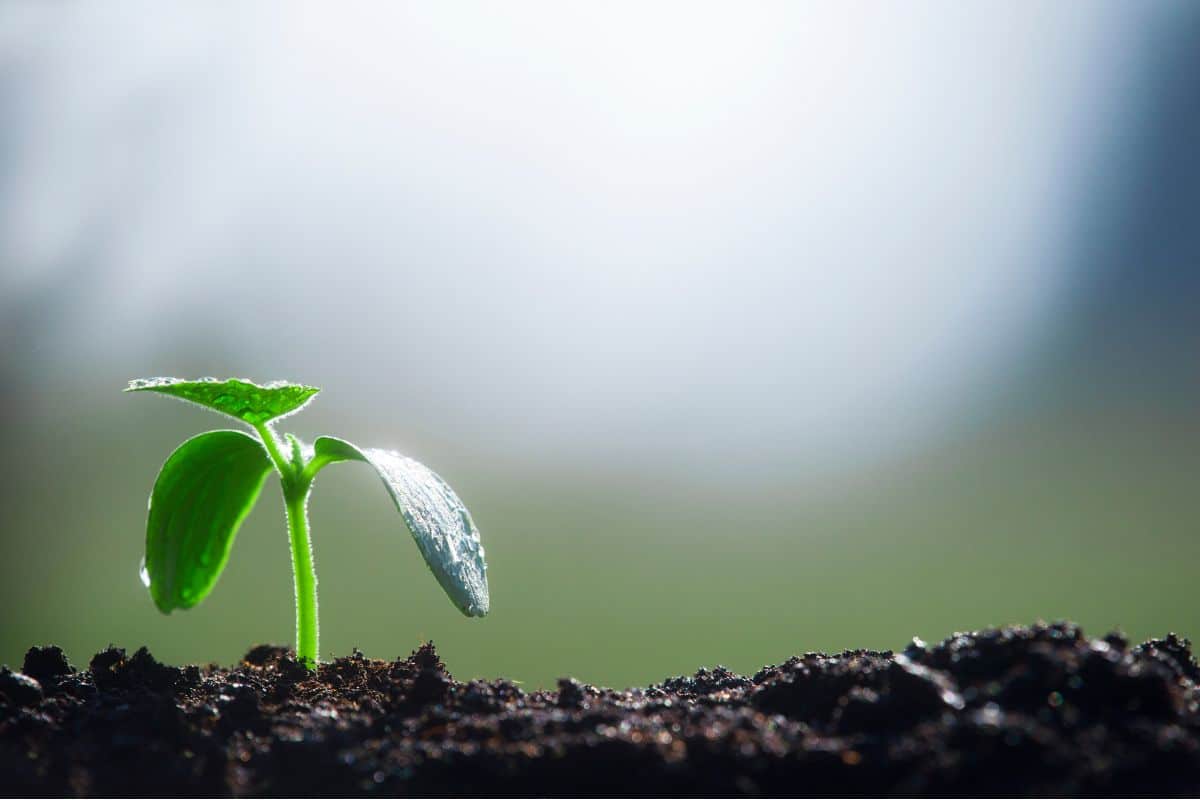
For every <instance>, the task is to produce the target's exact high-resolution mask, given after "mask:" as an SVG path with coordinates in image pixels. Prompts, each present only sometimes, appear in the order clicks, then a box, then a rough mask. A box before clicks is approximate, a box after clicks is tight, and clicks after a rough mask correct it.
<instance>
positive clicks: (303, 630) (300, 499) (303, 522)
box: [284, 484, 319, 669]
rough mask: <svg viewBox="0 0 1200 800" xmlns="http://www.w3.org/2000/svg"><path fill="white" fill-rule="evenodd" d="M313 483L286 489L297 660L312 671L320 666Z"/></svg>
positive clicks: (285, 498) (285, 499) (285, 500)
mask: <svg viewBox="0 0 1200 800" xmlns="http://www.w3.org/2000/svg"><path fill="white" fill-rule="evenodd" d="M309 486H311V484H308V485H304V486H292V487H290V488H289V487H287V486H286V485H285V488H284V504H285V505H286V506H287V519H288V538H289V539H290V540H291V545H292V577H293V579H294V581H295V584H296V657H297V658H298V659H300V661H301V662H303V663H304V665H305V666H307V667H308V668H309V669H316V667H317V637H318V635H319V632H318V628H317V575H316V572H315V571H314V570H313V559H312V540H311V539H310V538H309V535H308V489H309Z"/></svg>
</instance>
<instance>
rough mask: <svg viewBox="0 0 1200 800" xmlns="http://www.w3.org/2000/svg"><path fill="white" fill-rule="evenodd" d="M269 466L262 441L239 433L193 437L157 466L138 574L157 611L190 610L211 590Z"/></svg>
mask: <svg viewBox="0 0 1200 800" xmlns="http://www.w3.org/2000/svg"><path fill="white" fill-rule="evenodd" d="M272 469H273V467H272V465H271V459H270V458H269V457H268V456H267V453H266V451H265V450H264V449H263V446H262V444H261V443H260V442H259V441H258V440H257V439H255V438H253V437H251V436H248V435H247V434H245V433H242V432H241V431H210V432H208V433H202V434H200V435H199V436H194V437H192V438H191V439H188V440H187V441H186V442H184V443H183V444H181V445H180V446H179V448H178V449H177V450H175V452H174V453H172V454H171V456H170V458H168V459H167V461H166V463H165V464H163V467H162V470H160V471H159V473H158V479H157V480H156V481H155V482H154V490H153V491H152V493H151V495H150V509H149V514H148V515H147V520H146V558H145V562H144V564H143V572H142V580H143V581H147V584H146V585H147V586H148V587H149V589H150V596H151V597H153V598H154V604H155V605H156V606H158V608H159V610H160V611H162V612H163V613H169V612H170V611H171V610H172V609H175V608H191V607H192V606H194V605H196V604H197V603H199V602H200V601H201V600H203V599H204V598H205V597H206V596H207V595H208V593H209V592H210V591H212V588H213V586H214V585H215V584H216V582H217V578H219V577H220V576H221V570H223V569H224V568H225V562H226V561H228V560H229V550H230V548H231V547H232V546H233V538H234V536H235V535H236V534H237V530H238V527H239V526H240V525H241V524H242V520H243V519H245V518H246V515H247V514H249V513H250V509H251V508H253V507H254V502H255V501H256V500H257V499H258V495H259V493H260V492H261V491H262V486H263V481H264V480H266V477H267V475H268V474H270V472H271V471H272Z"/></svg>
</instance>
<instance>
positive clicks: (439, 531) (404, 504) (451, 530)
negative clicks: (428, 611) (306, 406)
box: [313, 436, 490, 617]
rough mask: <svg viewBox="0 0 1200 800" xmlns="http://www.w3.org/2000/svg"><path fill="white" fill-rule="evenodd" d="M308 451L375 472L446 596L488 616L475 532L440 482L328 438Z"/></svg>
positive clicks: (384, 455)
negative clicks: (361, 463)
mask: <svg viewBox="0 0 1200 800" xmlns="http://www.w3.org/2000/svg"><path fill="white" fill-rule="evenodd" d="M313 450H314V452H315V453H316V456H317V457H318V458H326V459H328V460H329V461H331V462H333V461H350V460H353V461H365V462H366V463H368V464H370V465H371V466H372V467H374V468H375V471H376V472H377V473H379V477H380V478H382V479H383V485H384V486H386V487H387V490H388V493H389V494H391V496H392V500H393V501H395V503H396V508H397V509H399V511H400V515H401V516H402V517H403V518H404V522H405V523H406V524H407V525H408V529H409V531H410V532H411V533H412V537H413V539H414V540H415V541H416V543H417V549H418V550H420V551H421V555H422V556H424V558H425V563H426V564H428V565H429V569H430V570H431V571H432V572H433V575H434V577H435V578H437V581H438V583H440V584H441V586H442V588H443V589H444V590H445V591H446V594H447V595H449V597H450V599H451V600H452V601H454V604H455V605H456V606H458V609H459V610H460V611H462V612H463V613H464V614H466V615H467V616H470V617H482V616H483V615H484V614H486V613H488V608H489V606H490V601H489V598H488V584H487V563H486V562H485V561H484V551H483V545H482V544H480V541H479V529H478V528H476V527H475V523H474V522H473V521H472V520H471V514H470V513H469V512H468V511H467V509H466V507H465V506H464V505H463V503H462V501H461V500H459V499H458V495H456V494H455V493H454V490H453V489H451V488H450V487H449V486H448V485H447V484H446V482H445V481H443V480H442V479H441V478H439V477H438V476H437V475H436V474H434V473H433V471H431V470H430V469H429V468H428V467H426V466H425V465H423V464H421V463H420V462H417V461H414V460H413V459H411V458H407V457H405V456H402V455H400V454H399V453H397V452H395V451H394V450H376V449H371V448H359V447H357V446H355V445H353V444H350V443H349V442H347V441H344V440H342V439H337V438H334V437H332V436H322V437H320V438H318V439H317V440H316V442H314V443H313Z"/></svg>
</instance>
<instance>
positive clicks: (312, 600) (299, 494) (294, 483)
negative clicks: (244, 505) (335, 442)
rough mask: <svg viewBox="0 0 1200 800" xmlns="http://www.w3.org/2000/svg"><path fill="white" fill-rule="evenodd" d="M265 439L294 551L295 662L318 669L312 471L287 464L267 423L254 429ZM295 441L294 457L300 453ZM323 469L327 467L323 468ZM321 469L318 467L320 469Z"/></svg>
mask: <svg viewBox="0 0 1200 800" xmlns="http://www.w3.org/2000/svg"><path fill="white" fill-rule="evenodd" d="M254 429H255V430H256V431H258V435H259V436H260V437H261V438H262V441H263V445H264V446H265V447H266V448H267V453H268V454H269V455H270V456H271V461H273V462H274V463H275V469H277V470H278V471H279V482H280V484H281V485H282V486H283V504H284V508H285V509H286V510H287V521H288V540H289V542H290V543H291V547H292V580H293V583H294V584H295V587H296V658H298V659H299V660H300V661H301V663H303V664H304V665H305V666H306V667H308V668H309V669H316V668H317V654H318V652H319V649H318V642H317V637H318V627H317V573H316V570H314V569H313V555H312V539H311V538H310V537H309V535H308V492H309V490H310V489H311V488H312V479H313V475H315V474H316V471H315V470H313V472H312V474H309V472H308V471H307V470H304V469H303V468H302V465H301V464H300V463H299V460H300V459H299V456H298V455H296V461H295V462H294V463H293V462H292V461H288V460H287V459H285V458H284V457H283V453H281V452H280V450H279V442H278V441H276V439H275V432H274V431H273V430H271V427H270V426H269V425H267V424H265V423H259V424H257V425H255V426H254ZM292 441H293V447H292V450H293V454H298V453H299V449H298V447H297V446H296V445H295V440H292ZM321 466H324V465H321ZM319 468H320V467H318V469H319Z"/></svg>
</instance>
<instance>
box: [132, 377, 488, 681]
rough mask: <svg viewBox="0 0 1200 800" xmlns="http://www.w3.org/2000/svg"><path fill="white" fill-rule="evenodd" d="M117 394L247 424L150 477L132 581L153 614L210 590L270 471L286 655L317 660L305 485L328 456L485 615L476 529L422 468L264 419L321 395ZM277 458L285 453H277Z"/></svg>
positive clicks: (206, 384) (448, 586)
mask: <svg viewBox="0 0 1200 800" xmlns="http://www.w3.org/2000/svg"><path fill="white" fill-rule="evenodd" d="M125 391H127V392H158V393H159V394H165V395H170V396H171V397H177V398H180V399H182V400H188V401H190V402H192V403H195V404H196V405H200V406H204V407H205V408H208V409H212V410H213V411H217V412H219V413H221V414H227V415H229V416H231V417H233V418H235V419H238V420H241V421H242V422H244V423H246V424H247V425H249V426H250V427H251V428H252V429H253V430H254V433H255V434H256V436H251V435H249V434H247V433H245V432H243V431H240V430H221V431H209V432H208V433H202V434H200V435H199V436H194V437H192V438H191V439H188V440H187V441H186V442H184V443H183V444H181V445H180V446H179V447H178V448H177V449H176V450H175V452H174V453H172V454H171V456H170V458H168V459H167V461H166V463H165V464H163V466H162V470H160V471H159V473H158V479H157V480H156V481H155V482H154V489H153V490H152V491H151V493H150V505H149V513H148V514H147V520H146V556H145V558H144V559H143V561H142V582H143V583H145V584H146V587H147V588H148V589H149V590H150V596H151V597H152V598H153V599H154V604H155V605H156V606H158V608H159V610H160V611H162V612H163V613H164V614H169V613H170V612H171V611H172V610H173V609H176V608H191V607H192V606H194V605H196V604H197V603H199V602H200V601H201V600H203V599H204V598H205V597H207V596H208V593H209V592H211V591H212V589H213V586H215V585H216V582H217V578H219V577H220V576H221V570H223V569H224V568H225V563H226V562H227V561H228V560H229V551H230V549H231V548H232V547H233V539H234V537H235V536H236V535H237V531H238V528H239V527H240V526H241V524H242V520H244V519H245V518H246V515H247V514H249V513H250V509H251V508H253V507H254V503H255V501H256V500H257V499H258V495H259V493H260V492H261V491H262V487H263V483H264V482H265V481H266V479H267V476H268V475H269V474H270V473H271V470H272V469H274V470H275V472H276V473H278V475H279V481H280V484H281V485H282V487H283V501H284V508H285V510H286V512H287V526H288V535H289V538H290V540H291V546H292V575H293V578H294V580H295V585H296V654H297V657H298V658H299V659H300V660H301V661H302V662H304V663H305V664H306V665H307V666H308V667H309V668H310V669H312V668H315V667H316V664H317V653H318V649H317V635H318V626H317V575H316V572H315V571H314V570H313V557H312V540H311V538H310V536H309V529H308V495H309V492H310V491H311V490H312V485H313V479H314V478H315V477H316V476H317V473H318V472H320V471H321V470H322V469H324V468H325V467H327V466H329V465H330V464H334V463H336V462H338V461H363V462H365V463H367V464H370V465H371V466H372V467H374V468H375V471H376V472H377V473H378V474H379V477H380V478H382V479H383V485H384V486H385V487H387V490H388V493H389V494H391V496H392V500H393V501H394V502H395V503H396V508H397V509H398V510H399V511H400V516H401V517H403V519H404V522H405V524H406V525H407V526H408V530H409V532H410V533H412V537H413V539H414V540H415V541H416V543H417V549H418V550H420V551H421V555H422V556H424V557H425V563H426V564H428V565H429V569H430V570H431V571H432V572H433V575H434V577H436V578H437V581H438V583H440V584H441V585H442V588H443V589H444V590H445V591H446V594H447V595H449V597H450V599H451V600H452V601H453V602H454V604H455V605H456V606H458V608H459V610H460V611H462V612H463V613H464V614H466V615H467V616H470V617H482V616H483V615H484V614H486V613H487V612H488V606H489V602H488V585H487V564H486V563H485V562H484V558H483V557H484V553H483V546H482V545H481V544H480V543H479V530H478V529H477V528H476V527H475V523H474V522H472V521H471V515H470V513H468V511H467V509H466V507H464V506H463V504H462V501H461V500H459V499H458V495H456V494H455V493H454V491H453V490H452V489H451V488H450V487H449V486H447V485H446V482H445V481H443V480H442V479H441V478H439V477H438V476H437V475H435V474H434V473H433V472H432V471H430V470H429V468H427V467H425V466H424V465H422V464H419V463H418V462H416V461H413V460H412V459H411V458H406V457H404V456H402V455H400V454H399V453H397V452H395V451H393V450H376V449H367V448H359V447H357V446H355V445H353V444H350V443H349V442H347V441H344V440H342V439H336V438H334V437H332V436H320V437H317V439H316V441H314V442H313V443H312V445H307V444H304V443H303V442H301V441H300V440H299V439H297V438H296V437H295V436H292V435H291V434H290V433H288V434H284V441H283V442H281V441H280V440H279V439H277V438H276V434H275V431H274V429H273V428H272V424H273V423H275V422H277V421H279V420H280V419H282V418H284V417H286V416H288V415H290V414H294V413H296V412H297V411H299V410H300V409H301V408H303V407H304V406H306V405H307V404H308V403H309V401H311V400H312V398H313V396H314V395H316V393H317V392H319V391H320V389H317V388H314V387H312V386H301V385H298V384H294V383H283V382H276V383H268V384H266V385H265V386H259V385H258V384H255V383H251V382H250V381H245V380H237V379H233V380H227V381H219V380H217V379H215V378H202V379H200V380H196V381H189V380H179V379H178V378H151V379H149V380H135V381H130V382H129V388H127V389H126V390H125ZM285 451H286V455H285Z"/></svg>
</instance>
